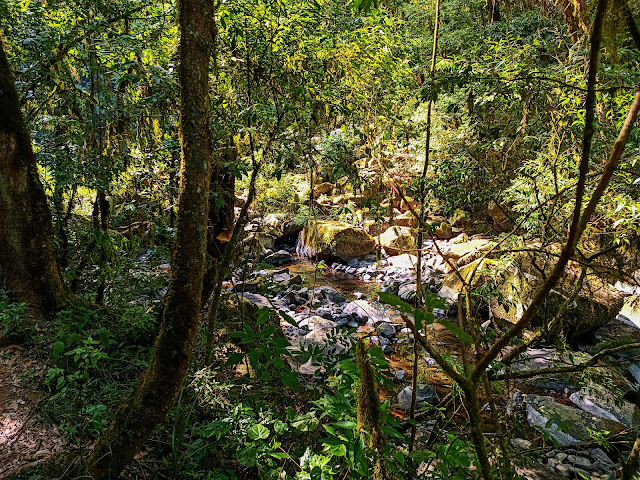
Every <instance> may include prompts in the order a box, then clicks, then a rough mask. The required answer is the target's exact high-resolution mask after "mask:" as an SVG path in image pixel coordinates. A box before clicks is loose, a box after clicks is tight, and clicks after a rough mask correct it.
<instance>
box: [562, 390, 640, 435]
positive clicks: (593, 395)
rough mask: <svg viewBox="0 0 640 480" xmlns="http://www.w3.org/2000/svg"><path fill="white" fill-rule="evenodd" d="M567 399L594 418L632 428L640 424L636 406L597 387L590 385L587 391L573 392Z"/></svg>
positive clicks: (639, 413) (638, 411) (639, 414)
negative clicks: (604, 419)
mask: <svg viewBox="0 0 640 480" xmlns="http://www.w3.org/2000/svg"><path fill="white" fill-rule="evenodd" d="M569 399H570V400H571V401H572V402H573V403H574V404H575V405H577V406H578V407H579V408H580V409H582V410H584V411H585V412H587V413H590V414H591V415H595V416H596V417H600V418H606V419H609V420H613V421H614V422H618V423H621V424H623V425H625V426H627V427H632V428H633V427H637V426H638V425H639V424H640V409H638V407H637V406H635V405H634V404H633V403H630V402H627V401H625V400H621V399H619V398H616V397H615V396H614V395H613V394H612V393H611V392H609V391H608V390H606V389H605V388H603V387H600V386H598V385H591V386H590V388H589V389H588V390H580V391H579V392H575V393H573V394H571V396H570V397H569Z"/></svg>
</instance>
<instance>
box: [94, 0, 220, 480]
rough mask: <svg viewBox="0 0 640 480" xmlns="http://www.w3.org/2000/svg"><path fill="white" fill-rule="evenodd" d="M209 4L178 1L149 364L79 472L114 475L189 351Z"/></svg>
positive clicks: (204, 162)
mask: <svg viewBox="0 0 640 480" xmlns="http://www.w3.org/2000/svg"><path fill="white" fill-rule="evenodd" d="M213 14H214V8H213V3H212V2H210V1H208V0H182V1H181V2H180V30H181V38H180V68H179V78H180V88H181V91H180V93H181V100H180V111H181V117H180V140H181V147H182V155H181V185H180V197H179V200H178V224H177V237H176V243H175V250H174V257H173V262H172V275H171V281H170V284H169V288H168V291H167V297H166V302H165V307H164V309H163V313H162V320H161V325H160V331H159V334H158V338H157V340H156V344H155V349H154V353H153V356H152V358H151V362H150V365H149V368H148V369H147V370H146V371H145V372H144V373H143V374H142V376H141V377H140V380H139V382H138V385H137V386H136V388H135V389H134V391H133V393H132V394H131V395H130V397H129V398H128V399H127V400H126V401H125V402H124V403H123V404H122V405H121V406H120V408H119V409H118V411H117V412H116V414H115V418H114V419H113V421H112V422H111V424H110V426H109V428H108V430H107V431H106V432H105V433H104V434H103V436H102V437H101V438H100V439H99V441H98V443H97V444H96V446H95V447H94V449H93V451H92V452H91V455H90V458H89V460H88V465H87V473H88V474H90V475H91V476H92V478H94V479H96V480H100V479H107V478H118V476H119V474H120V472H121V471H122V469H123V468H124V467H125V466H126V465H127V464H128V463H129V462H130V461H131V460H132V459H133V457H134V456H135V454H136V453H137V452H138V451H139V450H140V448H141V447H142V444H143V443H144V442H145V440H146V439H147V437H148V436H149V435H150V434H151V432H152V430H153V429H154V427H155V426H156V425H157V424H158V423H159V422H161V421H162V420H163V419H164V418H165V416H166V414H167V411H168V410H169V409H170V408H171V406H173V404H174V402H175V399H176V397H177V395H178V392H179V391H180V388H181V387H182V384H183V381H184V378H185V376H186V373H187V369H188V366H189V361H190V358H191V354H192V351H193V345H194V342H195V338H196V332H197V327H198V316H199V312H200V306H201V300H200V296H201V292H202V282H203V274H204V267H205V251H206V238H207V215H208V207H209V204H208V201H209V195H208V194H209V183H210V176H211V132H210V124H209V122H210V112H209V60H210V56H211V45H212V29H211V26H212V22H213Z"/></svg>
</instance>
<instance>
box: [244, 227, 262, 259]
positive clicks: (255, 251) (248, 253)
mask: <svg viewBox="0 0 640 480" xmlns="http://www.w3.org/2000/svg"><path fill="white" fill-rule="evenodd" d="M264 250H265V248H264V245H263V244H262V242H261V241H260V240H259V239H258V238H257V237H256V235H255V234H254V233H250V234H249V236H247V238H245V239H244V240H242V242H240V248H239V255H240V257H241V258H242V259H248V258H258V257H259V256H260V254H261V253H262V252H263V251H264Z"/></svg>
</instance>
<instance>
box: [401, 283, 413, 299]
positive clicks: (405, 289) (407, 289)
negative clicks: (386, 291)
mask: <svg viewBox="0 0 640 480" xmlns="http://www.w3.org/2000/svg"><path fill="white" fill-rule="evenodd" d="M398 296H399V297H400V298H401V299H403V300H407V301H410V300H413V299H414V298H415V296H416V284H415V283H405V284H404V285H400V288H399V289H398Z"/></svg>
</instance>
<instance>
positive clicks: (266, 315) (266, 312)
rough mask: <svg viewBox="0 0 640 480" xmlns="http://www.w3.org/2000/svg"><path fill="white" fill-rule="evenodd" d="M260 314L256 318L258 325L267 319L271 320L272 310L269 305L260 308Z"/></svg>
mask: <svg viewBox="0 0 640 480" xmlns="http://www.w3.org/2000/svg"><path fill="white" fill-rule="evenodd" d="M257 314H258V319H257V320H256V326H258V327H259V326H260V325H262V324H264V323H265V322H266V321H267V320H269V315H271V311H270V310H269V308H268V307H262V308H261V309H260V310H258V312H257Z"/></svg>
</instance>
